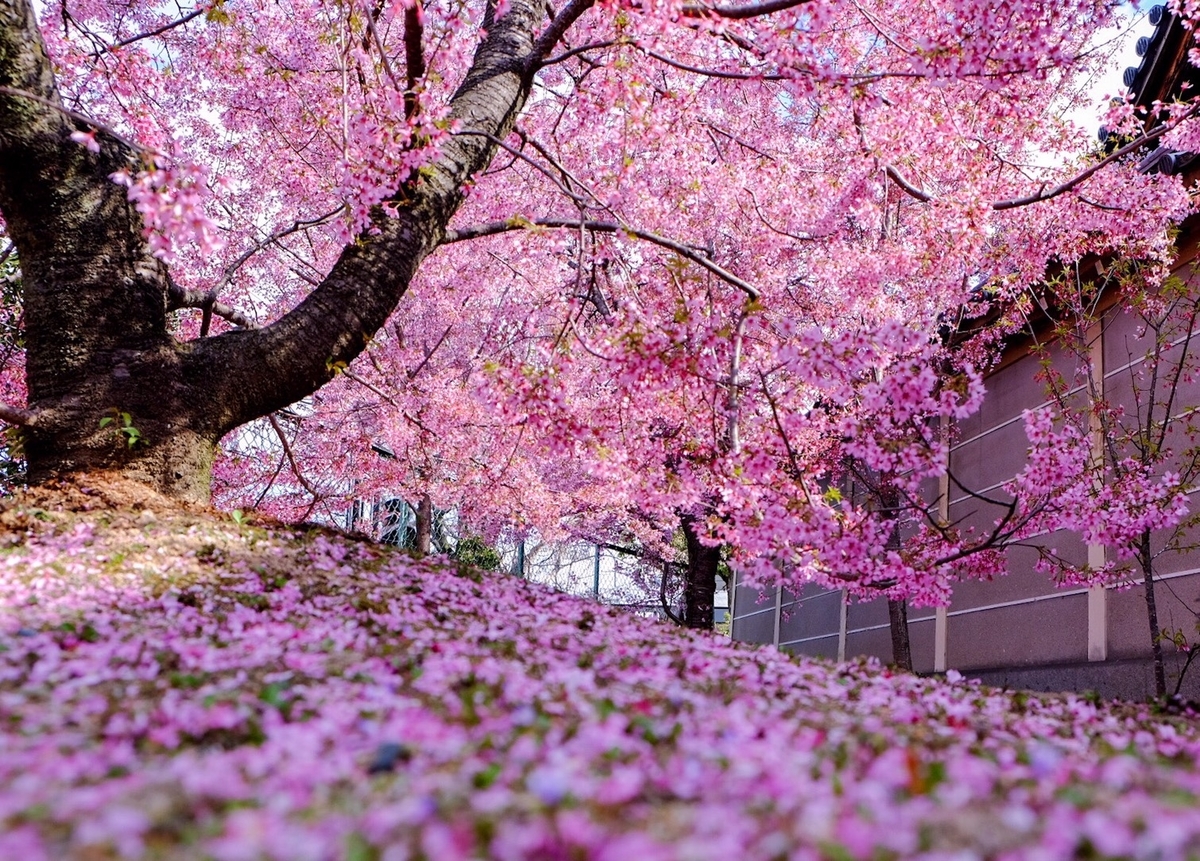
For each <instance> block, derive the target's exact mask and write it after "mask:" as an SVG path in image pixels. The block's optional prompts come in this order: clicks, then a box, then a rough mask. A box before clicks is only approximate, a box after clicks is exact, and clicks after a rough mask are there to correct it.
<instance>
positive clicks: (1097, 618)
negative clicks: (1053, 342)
mask: <svg viewBox="0 0 1200 861" xmlns="http://www.w3.org/2000/svg"><path fill="white" fill-rule="evenodd" d="M1084 337H1085V338H1087V344H1088V360H1089V363H1090V365H1091V367H1090V368H1089V369H1088V372H1089V373H1090V374H1091V378H1092V380H1093V386H1094V387H1095V390H1096V391H1095V394H1096V395H1097V396H1098V397H1099V398H1101V399H1103V397H1104V320H1103V319H1100V320H1097V321H1096V322H1095V323H1092V325H1090V326H1089V327H1088V329H1087V332H1086V333H1085V334H1084ZM1091 394H1092V393H1091V392H1089V393H1088V396H1089V397H1091ZM1090 430H1091V433H1092V457H1093V458H1095V459H1096V460H1100V459H1102V458H1103V457H1104V428H1103V427H1102V426H1101V424H1100V419H1099V417H1097V416H1096V414H1095V412H1094V411H1093V413H1092V417H1091V426H1090ZM1087 558H1088V566H1089V567H1091V568H1101V567H1103V566H1104V563H1105V554H1104V545H1103V544H1089V545H1088V548H1087ZM1087 655H1088V660H1089V661H1106V660H1108V590H1107V589H1105V588H1104V587H1103V586H1093V587H1091V588H1090V589H1088V613H1087Z"/></svg>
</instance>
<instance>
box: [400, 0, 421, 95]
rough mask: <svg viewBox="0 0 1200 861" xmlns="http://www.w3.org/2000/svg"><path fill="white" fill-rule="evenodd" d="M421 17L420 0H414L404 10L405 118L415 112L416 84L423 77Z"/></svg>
mask: <svg viewBox="0 0 1200 861" xmlns="http://www.w3.org/2000/svg"><path fill="white" fill-rule="evenodd" d="M421 17H422V15H421V0H414V2H413V4H412V5H411V6H409V7H408V8H407V9H405V10H404V62H405V66H406V70H405V71H406V75H407V83H408V86H407V89H405V91H404V116H405V117H407V118H411V117H412V116H413V115H414V114H415V113H416V112H417V107H418V104H417V84H418V83H419V82H420V81H421V79H422V78H424V77H425V51H424V48H423V47H422V44H421V43H422V40H423V39H424V37H425V25H424V24H423V23H422V21H421Z"/></svg>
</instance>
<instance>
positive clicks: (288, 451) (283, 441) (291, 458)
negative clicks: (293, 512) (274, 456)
mask: <svg viewBox="0 0 1200 861" xmlns="http://www.w3.org/2000/svg"><path fill="white" fill-rule="evenodd" d="M267 421H269V422H270V423H271V427H273V428H275V433H276V435H278V437H279V444H280V445H282V446H283V454H284V456H285V457H287V460H288V464H289V465H290V466H291V468H292V474H293V475H295V476H296V480H297V481H299V482H300V484H301V485H302V486H303V487H304V489H305V490H307V491H308V492H309V493H310V494H312V498H313V505H312V506H310V507H309V509H308V510H309V512H310V513H311V512H312V508H313V506H315V505H316V504H317V501H318V500H320V499H321V493H319V492H318V491H317V489H316V488H315V487H313V486H312V484H311V483H310V482H309V480H308V479H307V478H305V477H304V474H303V473H302V472H300V466H299V464H297V463H296V456H295V455H294V454H292V446H291V444H290V443H289V442H288V438H287V434H285V433H284V432H283V428H281V427H280V426H279V420H278V419H277V418H275V414H274V413H269V414H268V415H267ZM307 516H308V515H307V514H306V515H305V517H307Z"/></svg>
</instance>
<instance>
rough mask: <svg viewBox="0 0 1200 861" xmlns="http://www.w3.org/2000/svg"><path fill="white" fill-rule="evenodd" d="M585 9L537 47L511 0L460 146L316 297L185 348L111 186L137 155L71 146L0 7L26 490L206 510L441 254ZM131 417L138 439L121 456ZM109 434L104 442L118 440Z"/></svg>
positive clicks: (473, 72)
mask: <svg viewBox="0 0 1200 861" xmlns="http://www.w3.org/2000/svg"><path fill="white" fill-rule="evenodd" d="M590 5H591V0H573V2H571V3H569V4H567V5H566V6H565V7H564V9H563V10H562V11H561V12H560V14H559V15H558V16H557V17H556V18H555V19H554V20H553V21H552V23H551V24H550V26H549V27H547V28H545V30H544V32H543V33H542V34H541V35H540V36H538V37H537V39H536V40H535V37H534V34H535V33H536V32H537V30H538V28H539V26H540V25H542V23H543V21H544V17H545V15H546V9H547V6H546V4H545V3H544V2H542V0H512V3H511V5H510V9H509V11H508V12H507V13H506V14H505V15H504V16H503V17H502V18H501V19H500V20H499V21H489V25H488V27H487V35H486V37H484V38H483V39H482V41H481V42H480V44H479V47H478V48H477V50H476V53H475V56H474V60H473V63H472V65H471V68H470V69H469V70H468V72H467V74H466V76H465V78H464V80H463V82H462V84H461V85H460V87H459V89H458V91H457V92H456V93H455V95H454V97H453V99H452V101H451V109H452V113H453V116H454V117H455V118H457V119H458V120H459V121H460V123H461V127H462V128H463V129H466V130H473V131H478V132H483V133H484V134H483V135H462V136H456V137H454V138H452V139H451V140H450V141H449V142H448V143H447V144H446V146H445V147H444V148H443V150H442V153H441V155H440V156H439V158H438V159H437V161H436V162H435V163H434V164H433V165H432V169H429V170H426V171H424V172H423V176H422V178H421V179H420V180H419V181H417V182H415V183H412V184H411V185H410V187H407V188H406V189H405V202H404V203H403V205H401V206H400V208H399V212H398V214H397V215H396V216H395V217H393V218H385V217H383V216H382V215H380V216H379V217H378V218H377V220H376V223H375V226H376V227H377V228H378V233H377V234H375V235H364V236H362V237H360V238H359V240H358V241H357V242H355V243H353V244H351V245H348V246H347V247H346V248H345V249H344V250H343V251H342V253H341V256H340V257H339V259H338V261H337V263H336V264H335V265H334V266H333V268H332V269H331V271H330V272H329V274H328V275H327V276H326V277H325V279H324V281H323V282H322V283H321V284H320V286H319V287H317V288H316V289H315V290H314V291H313V292H312V293H311V294H310V295H309V296H308V297H307V298H306V299H305V300H304V301H303V302H301V303H300V304H299V305H298V306H297V307H296V308H294V309H292V310H291V311H290V312H288V313H287V314H285V315H284V316H282V317H281V318H280V319H278V320H277V321H275V322H274V323H272V324H271V325H269V326H266V327H264V328H262V329H257V330H235V331H232V332H228V333H225V334H221V335H218V336H215V337H204V338H200V339H198V340H195V341H190V342H187V343H181V342H179V341H177V340H175V339H174V338H173V337H172V336H171V334H170V333H169V332H168V330H167V311H168V307H169V302H170V291H169V289H168V284H169V279H168V271H167V267H166V266H165V265H164V264H163V263H162V262H161V261H159V260H157V259H155V258H154V257H153V256H152V255H151V253H150V251H149V249H148V247H147V245H146V243H145V241H144V239H143V236H142V221H141V218H140V216H139V215H138V213H137V212H136V210H135V209H134V208H133V206H132V205H131V204H129V202H128V201H127V200H126V196H125V191H124V189H123V188H121V187H120V186H117V185H115V184H114V183H113V182H112V181H110V180H109V178H108V177H109V175H110V174H111V173H113V172H114V171H116V170H119V169H122V168H126V167H128V165H129V163H130V159H131V158H132V156H133V153H131V152H130V151H129V149H128V147H127V146H126V145H125V144H123V143H122V142H121V141H118V140H116V139H113V138H112V137H111V136H108V135H107V134H105V133H104V132H103V131H102V132H101V133H100V134H99V135H98V140H99V141H100V143H101V151H100V152H99V153H98V154H93V153H91V152H89V151H88V150H87V149H86V148H85V147H83V146H81V145H80V144H78V143H76V142H74V141H72V140H71V139H70V135H71V133H72V132H74V131H76V130H84V129H86V126H85V125H84V124H81V123H79V122H77V121H76V120H75V119H73V118H72V116H71V115H69V114H68V113H66V112H64V111H63V110H62V103H61V99H60V97H59V93H58V89H57V86H56V84H55V80H54V74H53V70H52V68H51V64H50V61H49V59H48V58H47V55H46V49H45V45H44V43H43V41H42V37H41V34H40V32H39V30H38V25H37V20H36V16H35V13H34V9H33V6H32V4H31V2H30V0H0V213H2V214H3V217H4V221H5V223H6V225H7V228H8V232H9V235H10V237H11V239H12V240H13V242H14V243H15V244H16V247H17V250H18V254H19V256H20V259H21V267H22V272H23V287H24V296H25V320H26V328H27V353H26V357H27V358H26V361H27V371H28V386H29V410H28V421H27V422H26V429H25V432H26V444H25V450H26V453H27V456H28V460H29V478H30V481H32V482H34V483H37V482H42V481H45V480H47V479H49V478H52V477H55V476H60V475H63V474H68V473H73V472H85V471H91V470H97V469H104V470H112V471H116V472H119V473H122V474H124V475H126V476H128V477H131V478H134V479H136V480H139V481H142V482H143V483H146V484H149V485H151V486H153V487H155V488H157V489H158V490H160V491H162V492H164V493H166V494H168V495H170V496H174V497H177V498H181V499H186V500H190V501H198V502H207V500H208V498H209V485H210V479H211V468H212V461H213V457H214V454H215V450H216V444H217V442H218V440H219V439H220V438H221V437H222V436H223V435H224V434H225V433H227V432H228V431H230V430H232V429H233V428H235V427H237V426H239V425H241V424H244V423H245V422H247V421H250V420H252V419H254V418H257V417H259V416H263V415H266V414H268V413H270V412H272V411H273V410H276V409H279V408H281V407H284V406H287V405H288V404H291V403H294V402H295V401H297V400H299V399H300V398H302V397H304V396H306V395H308V394H310V393H312V392H313V391H315V390H316V389H317V388H319V387H320V386H321V385H323V384H324V383H326V382H328V381H329V379H330V378H331V377H332V376H333V373H334V368H335V366H337V365H338V364H339V363H348V362H350V361H351V360H352V359H354V358H355V357H356V356H357V355H358V354H359V353H360V352H362V350H363V349H364V348H365V346H366V344H367V342H368V341H369V339H370V337H371V335H372V334H373V333H374V332H375V331H376V330H378V329H379V328H380V326H382V325H383V323H384V322H385V321H386V320H387V317H388V315H389V314H391V312H392V311H393V310H394V309H395V307H396V304H397V303H398V302H399V300H400V297H401V296H402V295H403V294H404V292H405V290H406V289H407V288H408V285H409V282H410V281H411V279H412V277H413V275H414V273H415V272H416V269H417V267H418V266H419V265H420V263H421V261H422V260H423V259H424V258H425V257H426V256H428V255H429V254H430V253H431V252H432V251H433V250H434V249H435V248H437V246H438V244H439V243H440V242H441V240H442V238H443V236H444V233H445V229H446V224H447V223H448V222H449V220H450V218H451V216H452V215H453V214H454V212H455V210H456V209H457V208H458V206H459V203H460V202H461V200H462V194H461V188H462V186H463V183H464V182H465V181H466V180H467V179H469V178H470V177H471V176H472V175H474V174H476V173H478V172H480V171H481V170H483V169H484V168H485V167H486V166H487V165H488V163H489V162H490V161H491V159H492V157H493V155H494V154H495V151H496V147H495V144H494V143H492V140H493V139H495V138H503V137H504V136H505V135H506V134H507V133H508V132H509V130H510V129H511V128H512V125H513V123H514V122H515V120H516V117H517V114H518V113H519V112H520V110H521V109H522V107H523V106H524V104H525V100H526V98H527V96H528V94H529V90H530V86H531V82H532V79H533V73H534V71H535V70H536V67H537V63H538V62H539V61H540V60H541V59H542V58H543V57H544V56H545V54H546V53H547V52H548V51H549V50H550V49H551V48H552V47H553V45H554V43H555V42H557V41H558V38H559V37H560V36H561V35H562V33H563V31H564V30H565V29H566V27H567V26H569V24H570V23H571V22H573V21H574V20H575V19H576V18H578V16H579V15H580V14H582V13H583V12H584V11H585V10H586V9H587V8H588V7H589V6H590ZM114 410H115V411H117V412H118V413H127V414H128V415H129V417H130V419H129V423H130V425H131V426H132V427H136V428H137V430H138V432H139V435H140V440H141V442H139V443H138V444H137V445H134V446H132V447H131V446H129V445H128V444H127V441H126V439H125V435H123V434H122V433H121V432H120V430H119V425H120V422H119V421H118V422H116V423H112V424H108V425H107V426H106V427H103V428H102V427H101V426H100V424H101V419H103V418H104V417H105V416H106V415H111V414H113V411H114ZM114 424H115V425H117V427H114Z"/></svg>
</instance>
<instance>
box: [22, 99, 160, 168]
mask: <svg viewBox="0 0 1200 861" xmlns="http://www.w3.org/2000/svg"><path fill="white" fill-rule="evenodd" d="M0 96H15V97H16V98H19V99H28V100H29V101H31V102H36V103H37V104H39V105H41V106H43V107H46V108H49V109H50V110H53V111H56V112H58V113H60V114H62V115H63V116H64V117H67V118H69V119H72V120H75V121H76V122H78V123H82V124H84V125H87V126H91V127H92V128H94V129H96V131H99V132H103V133H104V134H105V135H106V136H107V137H110V138H112V139H113V140H115V141H116V142H117V143H119V144H121V146H123V147H125V148H127V149H129V150H130V151H131V152H140V153H145V154H147V155H152V156H159V157H161V156H162V153H160V152H158V150H153V149H149V148H148V147H144V146H142V145H141V144H139V143H135V142H134V141H131V140H130V139H129V138H127V137H125V136H124V135H122V134H121V133H120V132H118V131H116V130H115V129H114V128H112V126H108V125H105V124H104V123H102V122H100V121H99V120H97V119H93V118H92V117H89V116H88V115H87V114H81V113H79V111H73V110H71V109H70V108H68V107H67V106H66V105H64V104H62V102H56V101H54V100H53V99H48V98H46V97H44V96H39V95H38V94H37V93H31V92H29V91H28V90H22V89H20V88H18V87H7V86H4V85H2V84H0Z"/></svg>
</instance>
